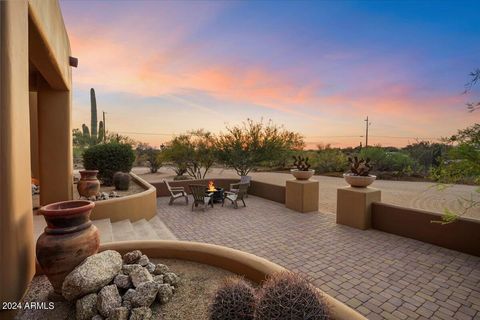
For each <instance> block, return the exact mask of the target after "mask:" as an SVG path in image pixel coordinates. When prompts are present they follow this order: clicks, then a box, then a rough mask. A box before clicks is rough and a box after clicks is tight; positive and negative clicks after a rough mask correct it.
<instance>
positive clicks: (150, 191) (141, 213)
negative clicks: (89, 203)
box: [90, 173, 157, 222]
mask: <svg viewBox="0 0 480 320" xmlns="http://www.w3.org/2000/svg"><path fill="white" fill-rule="evenodd" d="M130 175H131V176H132V179H133V180H135V182H136V183H138V184H139V185H141V186H142V187H143V188H145V191H143V192H140V193H136V194H132V195H129V196H124V197H120V198H114V199H109V200H104V201H97V202H95V208H93V210H92V214H91V216H90V219H92V220H97V219H110V221H112V222H115V221H120V220H125V219H129V220H130V221H132V222H134V221H137V220H140V219H147V220H149V219H151V218H153V217H154V216H155V214H156V213H157V196H156V189H155V187H154V186H152V185H151V184H149V183H148V182H146V181H145V180H143V179H141V178H140V177H138V176H137V175H136V174H134V173H130Z"/></svg>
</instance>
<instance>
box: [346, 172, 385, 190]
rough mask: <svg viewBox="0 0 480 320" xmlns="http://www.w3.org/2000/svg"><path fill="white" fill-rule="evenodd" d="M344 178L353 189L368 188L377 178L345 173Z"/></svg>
mask: <svg viewBox="0 0 480 320" xmlns="http://www.w3.org/2000/svg"><path fill="white" fill-rule="evenodd" d="M343 178H344V179H345V181H347V183H348V184H349V185H350V186H352V187H357V188H366V187H368V186H369V185H371V184H372V183H373V181H375V179H376V178H377V176H374V175H368V176H356V175H354V174H352V173H344V174H343Z"/></svg>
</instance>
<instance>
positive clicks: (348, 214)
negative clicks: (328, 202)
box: [337, 187, 381, 230]
mask: <svg viewBox="0 0 480 320" xmlns="http://www.w3.org/2000/svg"><path fill="white" fill-rule="evenodd" d="M380 201H381V192H380V190H378V189H375V188H355V187H344V188H339V189H337V223H339V224H343V225H347V226H349V227H353V228H357V229H362V230H366V229H370V228H371V226H372V203H373V202H380Z"/></svg>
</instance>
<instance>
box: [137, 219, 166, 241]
mask: <svg viewBox="0 0 480 320" xmlns="http://www.w3.org/2000/svg"><path fill="white" fill-rule="evenodd" d="M132 226H133V230H134V231H135V235H136V236H137V238H136V239H137V240H158V239H159V238H158V235H157V233H156V232H155V230H154V229H153V226H152V225H151V224H150V223H149V222H148V221H147V220H145V219H141V220H138V221H135V222H132Z"/></svg>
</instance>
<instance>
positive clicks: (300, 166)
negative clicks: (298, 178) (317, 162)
mask: <svg viewBox="0 0 480 320" xmlns="http://www.w3.org/2000/svg"><path fill="white" fill-rule="evenodd" d="M293 159H294V160H295V161H294V162H293V165H294V166H295V167H297V170H298V171H308V170H309V169H310V164H309V163H308V157H306V158H304V157H302V156H298V157H297V156H293Z"/></svg>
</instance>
